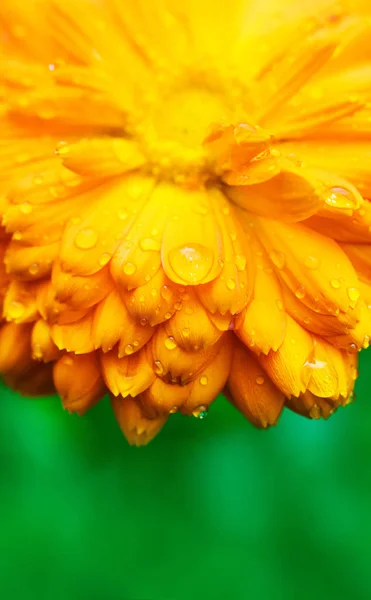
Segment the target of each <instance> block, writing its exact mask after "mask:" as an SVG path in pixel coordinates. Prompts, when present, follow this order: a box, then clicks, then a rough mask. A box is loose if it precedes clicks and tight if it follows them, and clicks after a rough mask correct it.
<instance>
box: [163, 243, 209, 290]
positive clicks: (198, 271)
mask: <svg viewBox="0 0 371 600" xmlns="http://www.w3.org/2000/svg"><path fill="white" fill-rule="evenodd" d="M213 262H214V255H213V252H212V251H211V250H210V248H207V247H206V246H203V245H202V244H189V245H186V246H184V245H183V246H178V248H174V249H173V250H171V251H170V252H169V263H170V266H171V268H172V269H173V271H174V273H176V275H177V276H178V277H179V278H180V279H182V281H186V282H188V283H199V282H201V281H202V280H203V279H204V278H205V277H206V276H207V275H208V274H209V273H210V270H211V267H212V266H213Z"/></svg>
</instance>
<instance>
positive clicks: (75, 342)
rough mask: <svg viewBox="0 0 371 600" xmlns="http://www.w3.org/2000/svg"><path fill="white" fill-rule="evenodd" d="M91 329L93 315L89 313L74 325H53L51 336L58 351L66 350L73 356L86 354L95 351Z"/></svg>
mask: <svg viewBox="0 0 371 600" xmlns="http://www.w3.org/2000/svg"><path fill="white" fill-rule="evenodd" d="M92 327H93V314H92V312H89V313H88V314H87V315H86V316H85V317H83V318H82V319H80V320H79V321H76V322H74V323H68V324H66V325H59V324H56V325H53V326H52V328H51V336H52V339H53V342H54V343H55V345H56V346H57V348H58V349H59V350H67V352H74V353H75V354H86V353H88V352H92V351H93V350H94V349H95V348H94V342H93V338H92Z"/></svg>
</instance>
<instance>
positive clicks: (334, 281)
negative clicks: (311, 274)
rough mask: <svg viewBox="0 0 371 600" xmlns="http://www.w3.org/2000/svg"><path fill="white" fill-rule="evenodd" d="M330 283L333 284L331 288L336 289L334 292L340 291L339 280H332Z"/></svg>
mask: <svg viewBox="0 0 371 600" xmlns="http://www.w3.org/2000/svg"><path fill="white" fill-rule="evenodd" d="M330 283H331V286H332V287H333V288H334V290H338V289H339V287H340V281H339V280H338V279H331V281H330Z"/></svg>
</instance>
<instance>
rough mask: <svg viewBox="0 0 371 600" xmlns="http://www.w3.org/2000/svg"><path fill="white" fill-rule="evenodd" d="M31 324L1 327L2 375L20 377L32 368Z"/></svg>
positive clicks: (0, 371)
mask: <svg viewBox="0 0 371 600" xmlns="http://www.w3.org/2000/svg"><path fill="white" fill-rule="evenodd" d="M31 329H32V325H30V324H29V323H26V324H22V325H16V324H15V323H6V324H5V325H2V326H1V327H0V373H1V374H2V375H5V374H9V375H12V376H13V375H14V376H18V375H20V374H22V373H25V372H26V371H28V370H29V369H30V367H31V366H32V364H33V363H32V359H31Z"/></svg>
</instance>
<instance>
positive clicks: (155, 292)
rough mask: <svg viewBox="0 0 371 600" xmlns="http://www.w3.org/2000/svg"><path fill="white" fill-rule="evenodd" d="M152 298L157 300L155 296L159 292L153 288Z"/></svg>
mask: <svg viewBox="0 0 371 600" xmlns="http://www.w3.org/2000/svg"><path fill="white" fill-rule="evenodd" d="M151 296H153V298H155V296H157V290H156V289H155V288H152V290H151Z"/></svg>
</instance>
